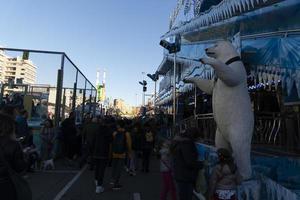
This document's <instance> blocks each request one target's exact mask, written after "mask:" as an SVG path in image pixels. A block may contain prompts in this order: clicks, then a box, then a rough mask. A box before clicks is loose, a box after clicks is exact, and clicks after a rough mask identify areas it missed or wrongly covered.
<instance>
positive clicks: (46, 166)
mask: <svg viewBox="0 0 300 200" xmlns="http://www.w3.org/2000/svg"><path fill="white" fill-rule="evenodd" d="M41 169H42V170H54V169H55V165H54V162H53V159H49V160H45V161H43V162H42V165H41Z"/></svg>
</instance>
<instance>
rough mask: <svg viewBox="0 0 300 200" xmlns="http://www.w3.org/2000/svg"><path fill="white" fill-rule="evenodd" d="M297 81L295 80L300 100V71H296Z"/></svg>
mask: <svg viewBox="0 0 300 200" xmlns="http://www.w3.org/2000/svg"><path fill="white" fill-rule="evenodd" d="M295 74H296V79H295V83H296V88H297V93H298V97H299V98H300V70H299V69H298V70H296V73H295Z"/></svg>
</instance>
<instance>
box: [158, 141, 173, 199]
mask: <svg viewBox="0 0 300 200" xmlns="http://www.w3.org/2000/svg"><path fill="white" fill-rule="evenodd" d="M169 146H170V143H169V142H168V141H165V142H164V143H163V145H162V148H161V150H160V151H159V153H160V172H161V176H162V190H161V193H160V200H167V197H168V193H169V191H170V192H171V197H172V200H176V189H175V184H174V180H173V176H172V168H171V158H170V151H169Z"/></svg>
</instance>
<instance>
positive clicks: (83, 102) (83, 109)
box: [81, 80, 86, 119]
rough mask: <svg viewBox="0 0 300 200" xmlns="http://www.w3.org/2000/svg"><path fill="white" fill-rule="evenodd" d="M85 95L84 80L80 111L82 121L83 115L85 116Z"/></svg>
mask: <svg viewBox="0 0 300 200" xmlns="http://www.w3.org/2000/svg"><path fill="white" fill-rule="evenodd" d="M85 94H86V80H85V81H84V90H83V98H82V110H81V112H82V114H81V116H82V119H83V117H84V114H85V99H86V98H85Z"/></svg>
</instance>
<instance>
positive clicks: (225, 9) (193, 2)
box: [166, 0, 270, 37]
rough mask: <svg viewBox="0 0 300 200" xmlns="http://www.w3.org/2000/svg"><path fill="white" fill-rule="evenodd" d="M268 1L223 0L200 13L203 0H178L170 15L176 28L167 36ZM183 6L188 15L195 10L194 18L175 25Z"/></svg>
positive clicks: (214, 21) (210, 22)
mask: <svg viewBox="0 0 300 200" xmlns="http://www.w3.org/2000/svg"><path fill="white" fill-rule="evenodd" d="M268 1H270V0H223V1H221V2H220V3H219V4H218V5H216V6H212V7H211V8H210V9H209V10H207V11H206V12H204V13H200V8H201V4H202V2H203V0H178V1H177V6H176V8H175V9H174V11H173V12H172V14H171V17H170V29H171V28H174V29H173V31H171V32H169V33H168V34H167V35H166V37H167V36H169V35H174V34H177V33H181V32H186V31H191V30H194V29H195V28H199V27H204V26H209V25H211V24H213V23H217V22H220V21H222V20H225V19H228V18H231V17H233V16H235V15H237V14H241V13H243V12H247V11H249V10H251V9H255V7H256V6H257V8H260V7H261V6H262V5H263V4H266V3H267V2H268ZM192 7H193V9H192ZM182 8H183V9H184V10H183V12H184V15H187V14H188V13H189V12H190V11H191V10H193V13H194V20H192V21H190V22H188V23H186V24H185V25H183V26H178V27H174V23H175V20H176V18H177V16H178V14H179V12H180V10H181V9H182Z"/></svg>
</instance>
